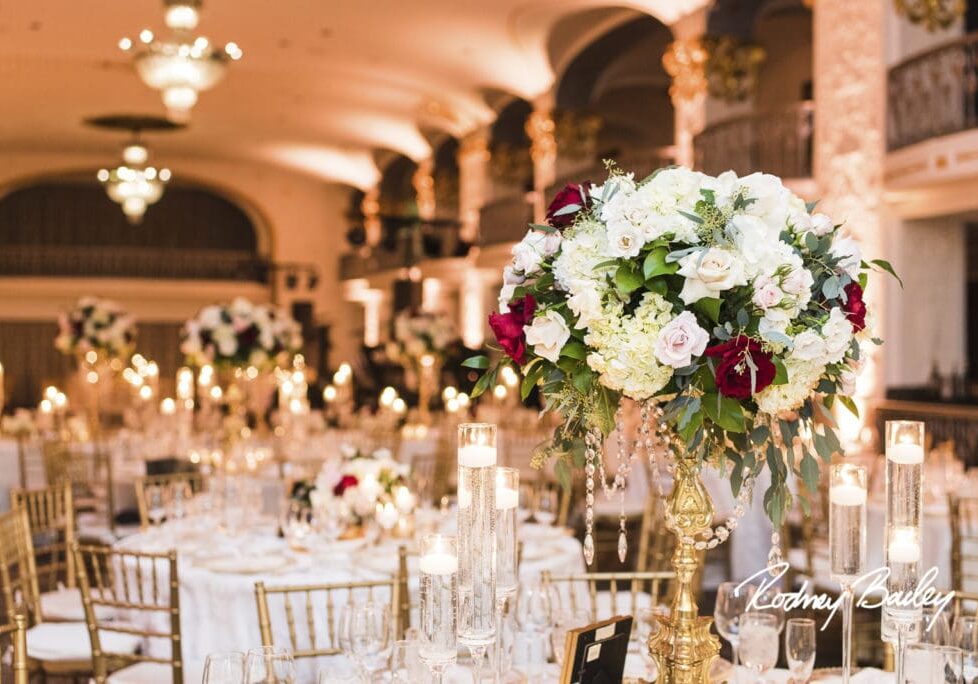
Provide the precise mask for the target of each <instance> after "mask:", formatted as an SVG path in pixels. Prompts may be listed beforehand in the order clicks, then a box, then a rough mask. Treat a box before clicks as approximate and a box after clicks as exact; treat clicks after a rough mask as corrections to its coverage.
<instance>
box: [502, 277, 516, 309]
mask: <svg viewBox="0 0 978 684" xmlns="http://www.w3.org/2000/svg"><path fill="white" fill-rule="evenodd" d="M515 293H516V285H515V284H512V283H505V284H504V285H503V287H502V289H501V290H500V291H499V313H509V303H510V302H511V301H513V295H514V294H515Z"/></svg>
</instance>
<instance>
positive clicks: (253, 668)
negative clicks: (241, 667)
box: [244, 646, 295, 684]
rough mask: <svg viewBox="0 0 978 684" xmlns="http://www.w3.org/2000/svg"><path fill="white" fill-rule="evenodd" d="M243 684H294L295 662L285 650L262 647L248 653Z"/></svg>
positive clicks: (274, 647)
mask: <svg viewBox="0 0 978 684" xmlns="http://www.w3.org/2000/svg"><path fill="white" fill-rule="evenodd" d="M244 684H295V661H294V660H293V659H292V652H291V651H289V650H288V649H287V648H278V647H276V646H262V647H261V648H253V649H251V650H250V651H248V656H247V658H246V660H245V678H244Z"/></svg>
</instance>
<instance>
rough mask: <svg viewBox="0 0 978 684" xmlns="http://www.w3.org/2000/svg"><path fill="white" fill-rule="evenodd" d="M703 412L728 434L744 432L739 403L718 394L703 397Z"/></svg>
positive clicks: (742, 413)
mask: <svg viewBox="0 0 978 684" xmlns="http://www.w3.org/2000/svg"><path fill="white" fill-rule="evenodd" d="M703 411H704V412H705V413H706V415H707V416H708V417H709V418H710V420H712V421H713V422H714V423H716V424H717V425H719V426H720V427H722V428H723V429H724V430H727V431H729V432H744V431H745V430H746V429H747V428H746V426H745V424H744V412H743V410H742V409H741V408H740V402H739V401H737V400H736V399H731V398H730V397H724V396H722V395H720V394H715V393H711V394H704V395H703Z"/></svg>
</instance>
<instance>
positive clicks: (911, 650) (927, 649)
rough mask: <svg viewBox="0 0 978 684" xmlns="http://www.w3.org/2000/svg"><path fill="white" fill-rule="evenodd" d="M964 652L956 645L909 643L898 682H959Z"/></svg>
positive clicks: (944, 683) (904, 683) (939, 683)
mask: <svg viewBox="0 0 978 684" xmlns="http://www.w3.org/2000/svg"><path fill="white" fill-rule="evenodd" d="M963 662H964V661H963V654H962V652H961V649H960V648H956V647H954V646H937V645H935V644H922V643H914V644H907V647H906V648H905V649H904V652H903V666H902V667H901V668H900V678H899V679H898V680H897V684H922V683H923V682H927V684H959V683H960V682H961V675H962V670H963V669H964V668H963Z"/></svg>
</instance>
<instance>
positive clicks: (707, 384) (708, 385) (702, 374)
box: [693, 364, 717, 392]
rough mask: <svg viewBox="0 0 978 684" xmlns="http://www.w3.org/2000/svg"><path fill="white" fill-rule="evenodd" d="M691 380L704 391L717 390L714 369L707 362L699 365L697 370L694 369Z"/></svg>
mask: <svg viewBox="0 0 978 684" xmlns="http://www.w3.org/2000/svg"><path fill="white" fill-rule="evenodd" d="M693 381H694V382H695V383H696V385H698V386H699V388H700V389H701V390H703V391H704V392H716V390H717V383H716V379H715V378H714V370H713V369H712V368H710V366H709V365H707V364H703V365H702V366H700V368H699V370H697V371H696V375H695V376H693Z"/></svg>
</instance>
